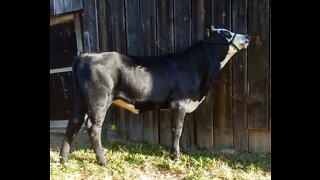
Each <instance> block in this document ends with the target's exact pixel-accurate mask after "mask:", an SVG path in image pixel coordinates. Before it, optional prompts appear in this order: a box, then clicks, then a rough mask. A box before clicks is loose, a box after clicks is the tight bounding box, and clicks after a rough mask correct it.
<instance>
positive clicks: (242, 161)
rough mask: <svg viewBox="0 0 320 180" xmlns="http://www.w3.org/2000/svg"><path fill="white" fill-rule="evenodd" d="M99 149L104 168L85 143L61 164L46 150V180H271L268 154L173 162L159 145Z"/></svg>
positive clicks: (190, 153) (201, 155)
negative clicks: (48, 154)
mask: <svg viewBox="0 0 320 180" xmlns="http://www.w3.org/2000/svg"><path fill="white" fill-rule="evenodd" d="M104 142H105V141H104ZM103 146H104V148H105V149H104V153H105V156H106V159H107V161H108V162H109V166H106V167H102V166H99V165H98V164H97V161H96V158H95V154H94V152H93V150H92V149H91V147H90V145H89V144H81V147H77V149H75V150H73V151H72V152H71V153H70V154H69V156H68V157H69V160H68V161H67V162H66V163H65V164H63V165H61V164H60V163H59V162H58V160H59V155H58V154H59V150H58V149H57V148H56V149H50V179H186V180H189V179H190V180H191V179H259V180H261V179H271V154H263V153H235V154H222V153H220V152H208V151H199V150H191V149H189V150H186V151H183V152H182V154H181V160H180V161H178V162H175V161H173V160H171V158H170V151H169V149H168V148H166V147H164V146H161V145H148V144H132V143H123V142H116V141H108V143H106V144H104V145H103Z"/></svg>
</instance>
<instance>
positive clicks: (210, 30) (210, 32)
mask: <svg viewBox="0 0 320 180" xmlns="http://www.w3.org/2000/svg"><path fill="white" fill-rule="evenodd" d="M213 30H214V27H213V26H212V25H211V26H210V25H208V26H207V29H206V35H207V38H208V39H212V36H213Z"/></svg>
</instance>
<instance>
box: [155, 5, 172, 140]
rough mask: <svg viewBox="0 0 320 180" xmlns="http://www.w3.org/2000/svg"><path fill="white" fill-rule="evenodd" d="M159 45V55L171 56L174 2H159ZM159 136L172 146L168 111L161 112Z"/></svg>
mask: <svg viewBox="0 0 320 180" xmlns="http://www.w3.org/2000/svg"><path fill="white" fill-rule="evenodd" d="M157 2H158V5H157V12H158V14H157V22H158V25H157V44H158V53H159V54H169V53H170V52H173V51H174V38H173V33H174V32H173V1H172V0H160V1H157ZM159 131H160V132H159V133H160V134H159V136H160V143H161V144H163V145H165V146H171V141H172V135H171V123H170V112H169V111H166V110H160V111H159Z"/></svg>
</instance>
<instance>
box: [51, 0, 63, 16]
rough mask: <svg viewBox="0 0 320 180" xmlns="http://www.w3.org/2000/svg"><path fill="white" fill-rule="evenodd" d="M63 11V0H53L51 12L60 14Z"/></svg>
mask: <svg viewBox="0 0 320 180" xmlns="http://www.w3.org/2000/svg"><path fill="white" fill-rule="evenodd" d="M62 13H64V6H63V0H53V14H54V15H57V14H62Z"/></svg>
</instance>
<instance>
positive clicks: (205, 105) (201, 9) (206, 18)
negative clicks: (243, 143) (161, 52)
mask: <svg viewBox="0 0 320 180" xmlns="http://www.w3.org/2000/svg"><path fill="white" fill-rule="evenodd" d="M192 3H193V4H192V8H193V9H192V12H193V17H194V19H193V32H192V36H193V38H192V39H193V42H196V41H199V40H201V39H203V38H204V37H205V29H206V26H207V25H209V24H211V22H212V20H211V13H212V1H204V0H193V1H192ZM194 113H195V121H196V123H195V124H196V142H197V146H198V147H199V148H201V149H212V148H213V106H212V91H210V92H209V93H208V95H207V97H206V99H205V100H204V101H203V102H202V103H201V104H200V106H199V107H198V108H197V110H196V111H195V112H194Z"/></svg>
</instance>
